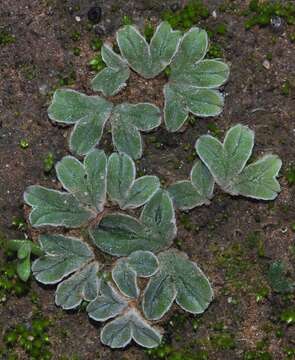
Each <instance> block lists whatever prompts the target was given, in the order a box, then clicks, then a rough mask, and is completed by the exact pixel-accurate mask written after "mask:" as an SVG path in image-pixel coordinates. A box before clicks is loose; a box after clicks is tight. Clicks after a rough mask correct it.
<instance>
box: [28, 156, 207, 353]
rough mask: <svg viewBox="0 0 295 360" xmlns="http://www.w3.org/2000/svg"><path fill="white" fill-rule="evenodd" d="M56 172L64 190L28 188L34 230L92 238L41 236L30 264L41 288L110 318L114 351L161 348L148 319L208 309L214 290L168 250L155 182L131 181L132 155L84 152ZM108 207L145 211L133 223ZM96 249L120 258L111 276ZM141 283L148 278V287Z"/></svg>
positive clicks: (108, 333) (168, 216) (168, 211)
mask: <svg viewBox="0 0 295 360" xmlns="http://www.w3.org/2000/svg"><path fill="white" fill-rule="evenodd" d="M55 169H56V174H57V177H58V179H59V181H60V182H61V184H62V186H63V188H64V189H65V190H66V191H56V190H52V189H47V188H44V187H41V186H37V185H36V186H30V187H29V188H28V189H27V191H26V192H25V195H24V198H25V201H26V203H27V204H28V205H30V206H32V211H31V214H30V217H29V218H30V222H31V224H32V225H33V226H35V227H39V226H43V225H47V226H48V225H51V226H63V227H66V228H77V227H81V226H83V227H84V229H85V228H86V229H87V230H88V233H89V237H90V239H91V240H92V245H91V246H90V245H89V244H88V243H86V242H85V241H84V240H82V239H81V238H76V237H71V236H65V235H59V234H43V235H40V236H39V244H40V248H41V251H42V253H43V255H41V256H39V258H38V259H37V260H35V261H34V263H33V264H32V272H33V275H34V277H35V278H36V279H37V281H39V282H41V283H43V284H58V286H57V289H56V293H55V303H56V304H57V305H58V306H61V307H62V308H63V309H66V310H68V309H74V308H77V307H78V306H80V305H81V303H82V302H84V301H86V302H88V303H89V304H88V305H87V312H88V314H89V316H90V317H91V318H92V319H94V320H96V321H106V320H108V319H112V318H115V319H114V320H112V321H110V322H109V323H107V324H106V325H105V326H104V327H103V329H102V331H101V341H102V343H104V344H106V345H108V346H110V347H112V348H121V347H125V346H126V345H127V344H128V343H129V342H130V341H131V340H134V341H135V342H136V343H137V344H139V345H141V346H144V347H147V348H152V347H156V346H158V345H159V344H160V342H161V339H162V335H161V331H160V330H159V329H158V328H157V327H153V326H152V325H151V324H150V323H149V321H148V320H158V319H160V318H161V317H162V316H163V315H164V314H165V313H166V312H167V311H168V310H169V309H170V307H171V305H172V303H173V302H174V301H176V302H177V303H178V304H179V305H180V306H181V307H182V308H183V309H184V310H186V311H188V312H191V313H193V314H197V313H202V312H203V311H205V309H206V308H207V306H208V305H209V303H210V302H211V300H212V297H213V291H212V289H211V286H210V284H209V281H208V279H207V278H206V277H205V275H204V274H203V272H202V271H201V270H200V269H199V268H198V266H197V264H196V263H194V262H192V261H190V260H188V258H187V257H186V255H185V254H183V253H181V252H179V251H178V250H174V249H169V247H171V245H172V243H173V239H174V238H175V236H176V231H177V229H176V221H175V213H174V208H173V203H172V200H171V198H170V195H169V193H168V192H167V191H165V190H162V189H160V182H159V180H158V178H157V177H156V176H150V175H146V176H142V177H139V178H136V170H135V164H134V161H133V160H132V159H131V157H130V156H128V155H127V154H125V153H119V154H118V153H113V154H112V155H111V156H110V157H109V158H107V156H106V155H105V153H104V152H103V151H99V150H92V151H91V152H89V153H88V154H87V155H86V157H85V159H84V162H83V163H81V162H80V161H79V160H77V159H76V158H74V157H72V156H66V157H64V158H63V159H62V160H61V161H59V162H58V163H57V164H56V166H55ZM108 200H109V202H108V203H107V201H108ZM111 204H113V205H115V206H118V207H119V208H120V209H122V210H126V209H135V208H138V207H141V206H144V207H143V209H142V211H141V215H140V217H139V218H136V217H133V216H130V215H127V214H123V213H119V212H114V213H112V212H111V211H110V209H109V208H110V206H111ZM106 205H107V207H105V206H106ZM105 209H107V211H105ZM95 249H96V250H95ZM97 250H100V251H102V252H103V253H106V254H108V255H111V256H113V257H115V258H118V259H117V260H116V261H115V262H114V264H113V265H112V266H111V268H110V271H109V272H108V271H105V270H104V264H103V263H102V262H101V260H98V259H97V258H96V252H97ZM39 255H40V254H39ZM100 259H101V258H100ZM141 278H149V279H150V280H149V282H148V285H147V286H146V289H143V284H142V282H141V280H140V279H141ZM160 284H162V285H161V286H160ZM156 289H158V290H159V291H155V290H156ZM141 294H142V295H141ZM141 298H143V300H142V301H141ZM140 309H142V312H143V315H141V311H140Z"/></svg>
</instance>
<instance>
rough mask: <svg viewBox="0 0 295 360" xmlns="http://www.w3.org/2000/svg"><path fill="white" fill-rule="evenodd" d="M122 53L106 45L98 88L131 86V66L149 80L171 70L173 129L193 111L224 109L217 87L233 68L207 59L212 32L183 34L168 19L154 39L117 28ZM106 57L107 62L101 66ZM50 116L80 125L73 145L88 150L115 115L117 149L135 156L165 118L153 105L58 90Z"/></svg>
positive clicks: (168, 114)
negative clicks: (145, 137)
mask: <svg viewBox="0 0 295 360" xmlns="http://www.w3.org/2000/svg"><path fill="white" fill-rule="evenodd" d="M116 39H117V43H118V46H119V50H120V54H117V53H116V52H114V50H113V48H112V45H111V44H109V43H105V44H103V46H102V48H101V59H100V60H99V59H97V58H95V59H93V60H92V61H91V63H90V65H91V66H92V68H93V69H94V68H95V70H100V71H99V73H98V74H97V75H96V76H95V78H94V79H93V80H92V88H93V90H94V91H99V92H101V93H102V94H103V95H104V96H114V95H116V94H118V93H119V92H120V91H121V90H122V89H123V88H125V87H126V85H127V81H128V79H129V77H130V68H131V69H132V70H134V71H135V72H137V73H138V74H139V75H141V76H142V77H144V78H146V79H151V78H154V77H156V76H157V75H159V74H160V73H161V72H162V71H166V70H167V67H168V66H170V67H169V69H170V71H169V72H170V75H169V82H168V84H166V85H165V87H164V94H165V109H164V120H165V123H166V126H167V129H168V130H169V131H177V130H179V129H180V127H181V126H182V125H183V124H184V122H185V121H186V119H187V118H188V115H189V113H190V112H191V113H193V114H195V115H197V116H200V117H207V116H214V115H218V114H220V112H221V111H222V108H223V96H222V95H221V93H220V92H219V91H217V90H216V89H217V88H218V87H220V86H221V85H223V84H224V83H225V82H226V81H227V79H228V76H229V67H228V66H227V65H226V64H225V63H223V62H222V61H221V60H218V59H217V60H216V59H215V60H214V59H209V60H208V59H207V60H204V57H205V55H206V52H207V51H208V35H207V33H206V31H204V30H201V29H199V28H192V29H191V30H190V31H188V32H187V33H185V34H184V36H183V37H182V36H181V33H180V32H179V31H173V30H172V28H171V26H170V25H169V23H168V22H165V21H164V22H162V23H160V25H159V26H158V27H157V29H156V31H155V32H154V33H153V35H152V37H151V40H150V42H149V43H148V42H147V40H146V39H145V37H144V36H143V35H142V34H141V33H140V32H139V31H138V30H137V29H136V28H135V27H134V26H132V25H125V26H124V27H122V28H121V29H119V30H118V32H117V36H116ZM101 61H103V63H104V64H105V65H106V66H101ZM48 115H49V118H50V119H51V120H52V121H55V122H58V123H64V124H67V125H70V124H74V125H75V126H74V130H73V131H72V133H71V136H70V150H71V151H72V152H73V153H75V154H78V155H85V154H87V153H88V152H89V151H90V150H91V149H93V148H94V147H95V146H96V145H97V144H99V142H100V139H101V137H102V134H103V130H104V127H105V123H106V121H107V120H108V119H110V122H111V126H112V140H113V144H114V147H115V148H116V150H118V151H120V152H125V153H126V154H128V155H130V156H131V157H132V158H133V159H139V158H140V157H141V156H142V151H143V150H142V149H143V146H142V139H141V136H140V131H145V132H146V131H151V130H153V129H155V128H157V127H158V126H159V125H160V123H161V112H160V109H158V108H157V107H156V106H155V105H153V104H148V103H140V104H129V103H123V104H119V105H117V106H114V105H113V104H112V103H111V102H109V101H107V100H105V99H103V98H102V97H100V96H86V95H84V94H81V93H78V92H76V91H73V90H69V89H63V90H57V91H56V92H55V94H54V97H53V101H52V104H51V106H50V107H49V109H48Z"/></svg>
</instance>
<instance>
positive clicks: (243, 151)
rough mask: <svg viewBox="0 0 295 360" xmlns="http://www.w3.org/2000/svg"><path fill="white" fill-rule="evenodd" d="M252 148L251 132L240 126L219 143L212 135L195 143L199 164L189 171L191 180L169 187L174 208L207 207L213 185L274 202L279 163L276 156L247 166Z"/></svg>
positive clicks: (204, 136)
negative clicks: (199, 159) (204, 205)
mask: <svg viewBox="0 0 295 360" xmlns="http://www.w3.org/2000/svg"><path fill="white" fill-rule="evenodd" d="M253 146H254V132H253V131H251V130H250V129H249V128H247V127H246V126H242V125H240V124H238V125H235V126H234V127H232V128H231V129H230V130H229V131H228V132H227V134H226V136H225V139H224V142H223V143H221V142H220V141H219V140H217V139H216V138H215V137H213V136H211V135H203V136H201V137H200V138H199V139H198V140H197V142H196V151H197V154H198V155H199V157H200V158H201V160H202V162H201V161H197V162H196V163H195V165H194V166H193V168H192V171H191V176H190V180H183V181H178V182H176V183H175V184H172V185H171V186H170V187H169V188H168V191H169V193H170V195H171V197H172V199H173V201H174V204H175V206H176V207H177V208H179V209H181V210H189V209H192V208H194V207H196V206H201V205H203V204H206V205H208V204H210V200H211V199H212V197H213V190H214V183H215V182H216V183H217V184H218V185H219V186H220V187H221V188H222V189H223V190H224V191H225V192H227V193H229V194H230V195H242V196H246V197H250V198H254V199H259V200H274V199H275V198H276V197H277V195H278V193H279V192H280V185H279V183H278V181H277V179H276V177H277V175H278V173H279V170H280V168H281V165H282V162H281V160H280V159H279V158H278V157H277V156H276V155H265V156H264V157H262V158H261V159H260V160H257V161H256V162H254V163H252V164H250V165H248V166H246V163H247V161H248V159H249V158H250V156H251V154H252V149H253Z"/></svg>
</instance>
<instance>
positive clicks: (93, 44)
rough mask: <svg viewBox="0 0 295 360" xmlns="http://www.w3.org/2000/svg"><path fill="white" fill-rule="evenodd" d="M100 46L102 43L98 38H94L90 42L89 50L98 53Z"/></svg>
mask: <svg viewBox="0 0 295 360" xmlns="http://www.w3.org/2000/svg"><path fill="white" fill-rule="evenodd" d="M102 45H103V41H102V40H101V39H100V38H98V37H95V38H93V39H92V40H91V41H90V49H91V50H93V51H100V49H101V47H102Z"/></svg>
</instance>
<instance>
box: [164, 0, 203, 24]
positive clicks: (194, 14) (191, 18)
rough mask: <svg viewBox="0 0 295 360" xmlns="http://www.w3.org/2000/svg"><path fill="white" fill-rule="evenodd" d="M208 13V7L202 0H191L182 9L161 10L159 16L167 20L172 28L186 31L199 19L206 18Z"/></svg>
mask: <svg viewBox="0 0 295 360" xmlns="http://www.w3.org/2000/svg"><path fill="white" fill-rule="evenodd" d="M209 15H210V12H209V9H208V8H207V6H206V5H204V3H203V1H201V0H191V1H190V2H189V3H188V4H187V5H186V6H185V7H184V8H183V9H180V10H178V11H176V12H173V11H172V10H167V11H165V12H163V14H162V16H161V17H162V19H163V20H165V21H168V22H169V24H170V25H171V26H172V27H173V28H174V29H179V30H184V31H187V30H189V29H190V28H191V27H192V26H194V25H196V24H197V23H198V22H199V21H200V20H202V19H207V18H208V17H209Z"/></svg>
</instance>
